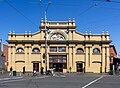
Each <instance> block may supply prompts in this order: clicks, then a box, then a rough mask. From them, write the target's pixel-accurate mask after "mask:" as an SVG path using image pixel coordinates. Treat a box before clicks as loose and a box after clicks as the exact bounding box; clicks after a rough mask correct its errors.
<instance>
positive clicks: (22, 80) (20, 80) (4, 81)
mask: <svg viewBox="0 0 120 88" xmlns="http://www.w3.org/2000/svg"><path fill="white" fill-rule="evenodd" d="M23 80H26V79H19V80H8V81H2V82H0V84H1V83H8V82H15V81H23Z"/></svg>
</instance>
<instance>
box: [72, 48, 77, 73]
mask: <svg viewBox="0 0 120 88" xmlns="http://www.w3.org/2000/svg"><path fill="white" fill-rule="evenodd" d="M72 71H73V72H76V48H75V46H74V47H73V70H72Z"/></svg>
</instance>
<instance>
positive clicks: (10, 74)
mask: <svg viewBox="0 0 120 88" xmlns="http://www.w3.org/2000/svg"><path fill="white" fill-rule="evenodd" d="M12 70H13V68H12V67H11V68H10V73H9V76H12Z"/></svg>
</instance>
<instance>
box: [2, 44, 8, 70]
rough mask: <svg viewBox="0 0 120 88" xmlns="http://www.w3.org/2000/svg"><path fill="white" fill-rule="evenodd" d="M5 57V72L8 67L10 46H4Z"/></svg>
mask: <svg viewBox="0 0 120 88" xmlns="http://www.w3.org/2000/svg"><path fill="white" fill-rule="evenodd" d="M3 55H4V56H5V71H7V67H8V45H5V44H3Z"/></svg>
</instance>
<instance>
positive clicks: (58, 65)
mask: <svg viewBox="0 0 120 88" xmlns="http://www.w3.org/2000/svg"><path fill="white" fill-rule="evenodd" d="M53 68H55V71H56V72H63V65H62V63H54V64H53Z"/></svg>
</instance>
